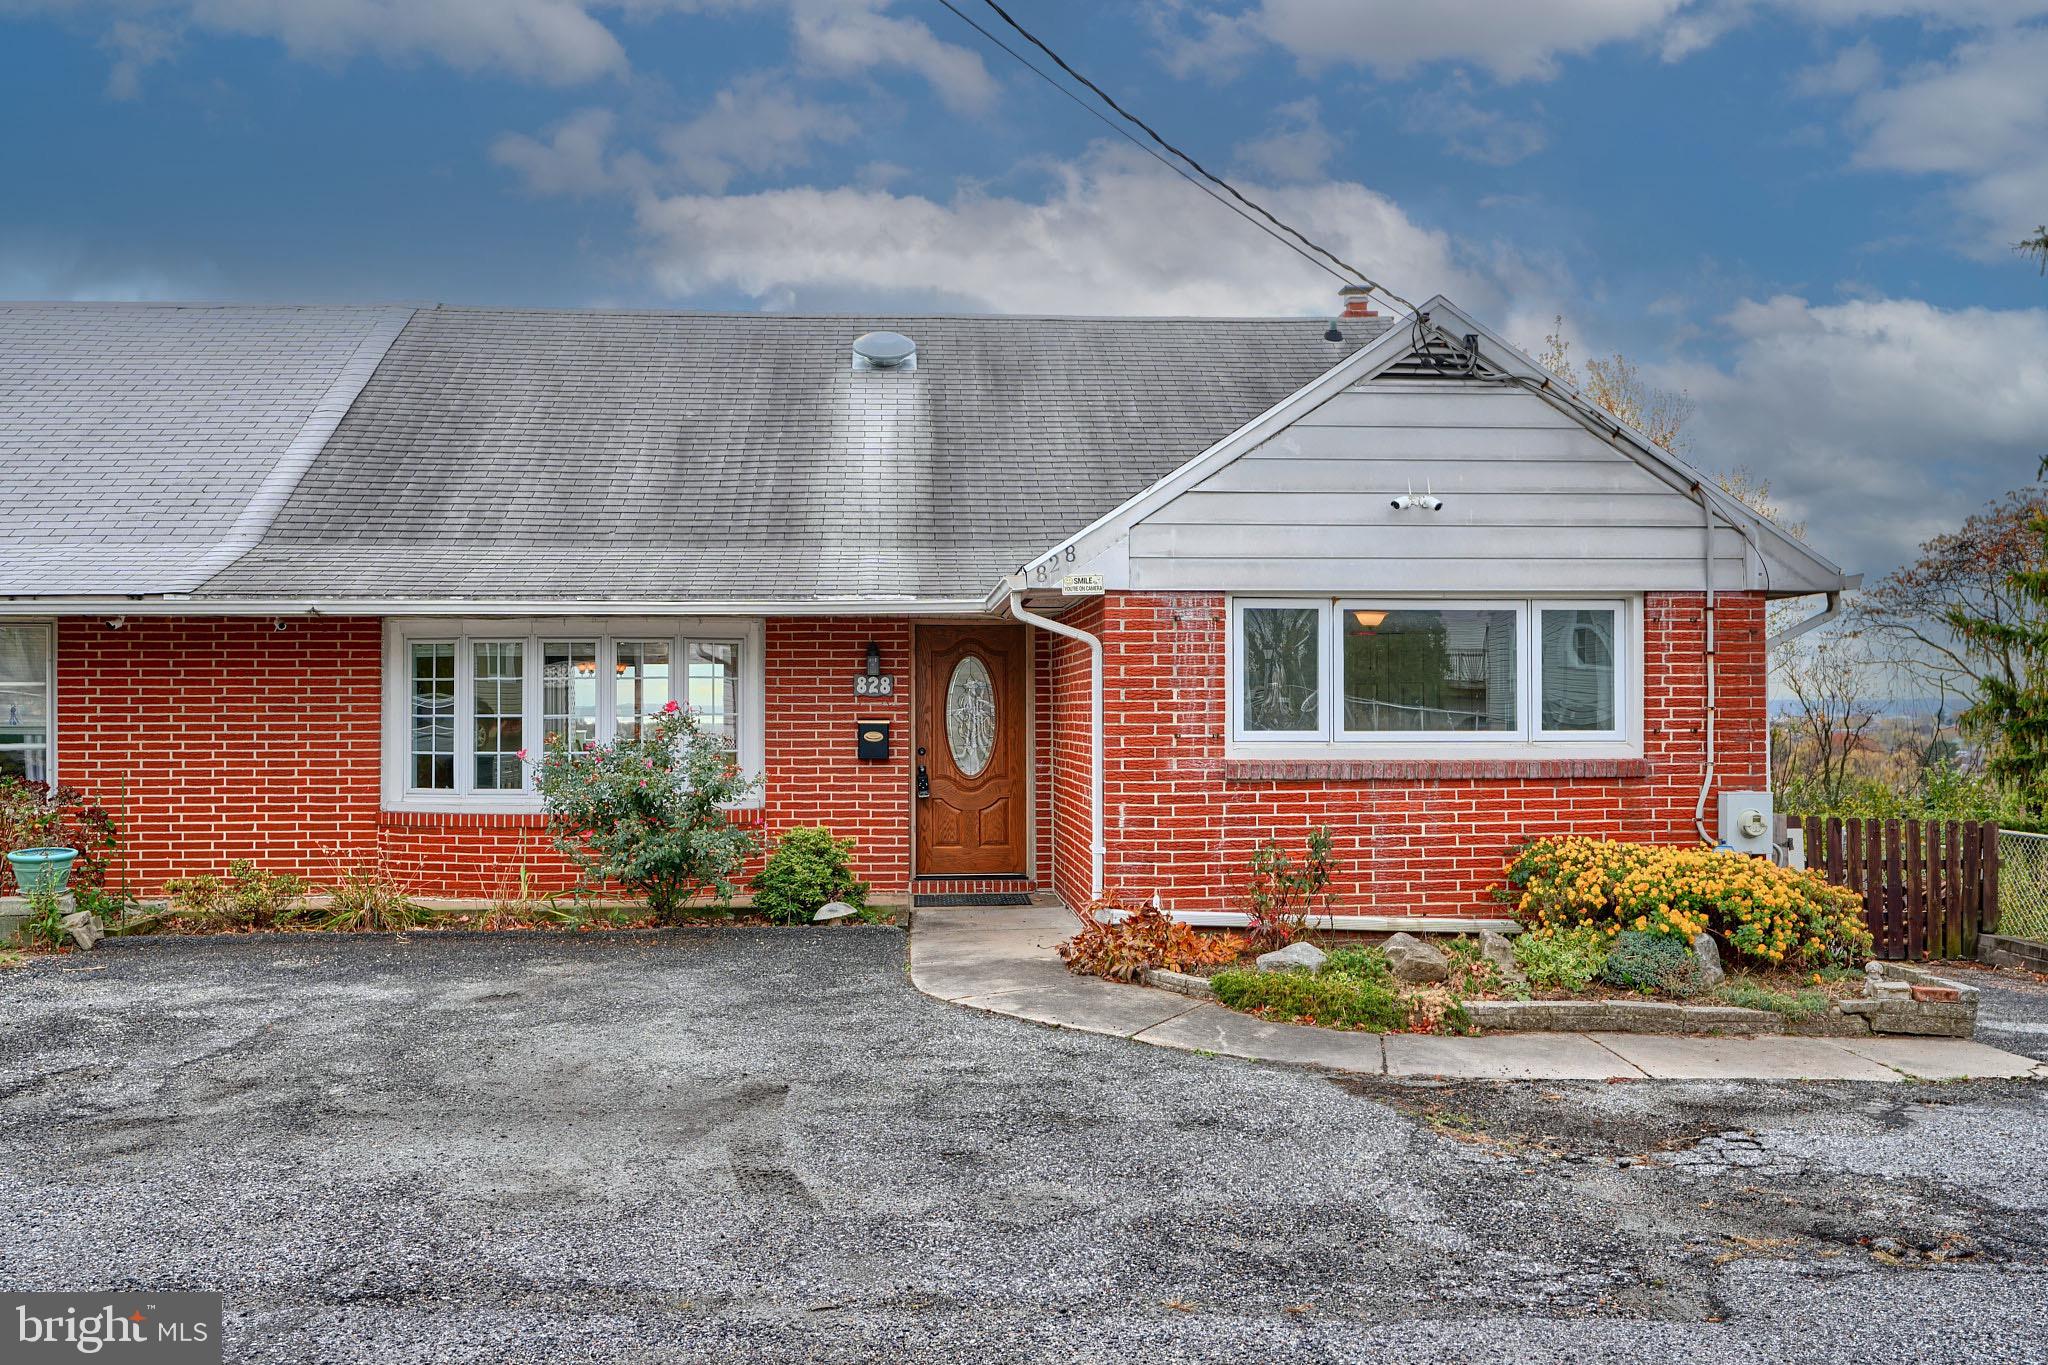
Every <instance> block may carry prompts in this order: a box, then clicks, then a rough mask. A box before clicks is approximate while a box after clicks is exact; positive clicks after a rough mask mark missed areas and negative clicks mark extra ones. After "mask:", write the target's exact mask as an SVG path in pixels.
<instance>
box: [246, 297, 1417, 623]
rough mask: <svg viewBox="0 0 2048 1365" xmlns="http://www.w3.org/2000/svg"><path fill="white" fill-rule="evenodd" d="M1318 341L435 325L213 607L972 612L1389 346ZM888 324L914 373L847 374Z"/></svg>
mask: <svg viewBox="0 0 2048 1365" xmlns="http://www.w3.org/2000/svg"><path fill="white" fill-rule="evenodd" d="M1327 326H1328V324H1327V322H1325V321H1322V320H1319V319H1315V318H1297V319H1288V320H1261V321H1228V320H1192V321H1191V320H1171V319H1072V318H1027V317H958V316H931V317H864V318H860V317H830V318H821V317H796V316H783V315H772V314H737V315H735V314H702V313H697V314H682V313H669V314H662V313H624V312H612V313H604V312H508V311H492V310H478V309H459V308H444V309H431V310H422V311H421V312H420V313H418V314H417V315H416V316H415V317H414V318H413V320H412V322H411V323H410V324H408V325H407V327H406V329H405V331H404V333H403V334H402V335H401V336H400V337H399V339H398V340H397V342H396V343H395V344H394V345H393V346H392V348H391V350H390V353H389V354H388V355H387V356H386V357H385V359H384V363H383V364H382V365H381V366H380V367H379V369H378V371H377V374H376V376H375V377H374V378H373V379H372V380H371V382H370V383H369V385H368V386H367V387H366V388H365V389H364V391H363V394H362V396H361V398H360V399H359V400H358V401H357V403H356V405H355V407H354V409H353V410H352V411H351V412H350V413H349V415H348V417H347V418H346V419H345V420H344V421H343V422H342V423H341V426H340V427H339V429H337V430H336V432H335V434H334V436H333V438H332V439H331V440H330V441H329V442H328V445H327V449H326V450H325V451H324V452H323V453H322V455H321V457H320V459H319V460H318V461H316V462H315V464H314V466H313V468H312V469H311V471H309V473H308V474H307V475H306V477H305V478H304V479H303V480H301V481H300V483H299V485H298V488H297V490H296V491H295V492H294V493H293V495H292V497H291V499H290V500H289V501H288V502H287V503H286V505H285V507H284V509H283V512H282V513H281V514H280V515H279V516H278V517H277V519H276V521H275V522H274V523H273V524H272V526H271V527H270V530H269V533H268V534H267V535H266V536H265V537H264V538H263V541H262V542H261V543H260V544H259V545H258V546H257V547H256V548H255V549H254V550H253V551H252V552H250V553H249V554H247V555H246V556H244V557H243V558H242V559H241V560H240V561H238V562H237V563H236V564H234V565H233V566H232V567H230V568H229V569H228V570H227V571H226V572H224V573H222V574H221V575H220V576H219V577H217V578H216V579H215V580H214V581H213V582H212V583H210V584H208V585H207V589H206V590H207V592H209V593H233V594H281V595H302V594H312V595H324V596H361V597H385V596H398V597H409V596H434V597H444V596H446V597H466V598H475V599H497V600H507V599H520V600H526V599H541V600H548V599H585V600H588V599H591V598H593V597H601V598H613V599H625V598H656V599H662V600H678V601H697V602H704V601H737V600H763V599H772V600H796V599H803V600H813V599H833V598H861V597H871V598H918V599H932V598H946V597H956V598H957V597H968V596H973V597H979V596H980V595H981V594H983V593H985V592H987V591H988V590H989V589H990V588H991V587H993V586H994V585H995V583H996V581H997V580H998V579H999V578H1001V577H1002V575H1004V574H1006V573H1008V572H1010V571H1012V570H1014V569H1015V568H1017V567H1018V566H1019V564H1021V563H1022V562H1023V561H1024V560H1025V559H1026V558H1028V557H1029V556H1031V555H1033V554H1036V553H1038V552H1041V551H1043V550H1045V549H1047V548H1049V547H1050V546H1051V545H1053V544H1055V543H1056V542H1058V541H1059V540H1060V539H1062V538H1064V537H1065V536H1067V535H1068V534H1070V533H1072V532H1073V531H1076V530H1078V529H1080V528H1081V527H1082V526H1085V525H1086V524H1087V523H1088V522H1090V521H1092V520H1093V519H1094V518H1095V517H1097V516H1098V515H1100V514H1101V513H1103V512H1106V511H1108V510H1109V509H1110V508H1112V507H1114V506H1115V505H1116V504H1117V503H1119V502H1121V501H1122V500H1123V499H1124V498H1126V497H1128V496H1129V495H1131V494H1132V493H1135V492H1137V491H1139V490H1140V489H1142V488H1144V487H1146V486H1147V485H1148V484H1150V483H1152V482H1153V481H1154V480H1156V479H1157V478H1159V477H1160V476H1161V475H1163V474H1165V473H1167V472H1168V471H1170V470H1171V469H1173V468H1174V467H1175V466H1177V465H1179V464H1180V463H1181V462H1183V461H1185V460H1187V459H1189V458H1191V457H1192V456H1194V455H1196V454H1198V453H1199V452H1201V451H1202V450H1203V449H1204V448H1206V447H1207V446H1208V445H1210V444H1211V443H1212V442H1214V441H1216V440H1217V439H1219V438H1220V437H1222V436H1224V435H1226V434H1228V433H1229V432H1230V431H1231V430H1233V429H1234V428H1235V427H1237V426H1239V425H1240V424H1242V423H1243V422H1245V421H1247V420H1249V419H1250V418H1252V417H1254V416H1256V415H1257V414H1258V413H1260V412H1262V411H1264V410H1265V409H1266V408H1268V407H1270V406H1272V405H1273V404H1274V403H1276V402H1278V401H1279V400H1280V399H1282V398H1284V397H1285V396H1287V395H1288V394H1289V393H1291V392H1293V391H1294V390H1295V389H1297V388H1299V387H1301V386H1302V385H1303V384H1305V383H1307V382H1308V381H1309V380H1310V379H1312V378H1314V377H1315V376H1316V375H1318V374H1320V373H1322V372H1323V371H1324V370H1326V369H1328V368H1329V367H1330V366H1331V365H1332V364H1334V363H1335V362H1336V361H1337V360H1338V359H1339V358H1340V357H1341V356H1342V355H1343V354H1346V353H1348V351H1349V350H1351V349H1354V348H1355V347H1356V346H1357V345H1360V344H1362V343H1363V342H1364V341H1365V340H1366V339H1368V327H1361V326H1358V325H1355V324H1346V327H1347V332H1348V333H1349V335H1348V338H1347V341H1346V342H1345V343H1344V344H1342V345H1333V344H1332V343H1330V342H1327V341H1325V340H1323V330H1324V328H1325V327H1327ZM1369 326H1371V327H1373V328H1375V329H1376V326H1377V324H1371V325H1369ZM875 330H890V331H898V332H903V333H905V334H907V335H909V336H911V337H912V338H914V339H915V340H916V341H917V343H918V347H919V353H918V361H917V368H916V369H915V370H912V371H859V372H856V371H855V370H854V369H853V368H852V364H851V358H852V350H851V347H852V343H853V339H854V338H855V337H857V336H859V335H860V334H861V333H863V332H867V331H875Z"/></svg>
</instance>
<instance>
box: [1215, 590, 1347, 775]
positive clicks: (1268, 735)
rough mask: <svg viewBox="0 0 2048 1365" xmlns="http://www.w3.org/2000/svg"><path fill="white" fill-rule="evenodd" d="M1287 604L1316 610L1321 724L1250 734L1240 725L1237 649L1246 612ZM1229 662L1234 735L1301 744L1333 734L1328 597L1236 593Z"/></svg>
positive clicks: (1255, 740)
mask: <svg viewBox="0 0 2048 1365" xmlns="http://www.w3.org/2000/svg"><path fill="white" fill-rule="evenodd" d="M1260 607H1284V608H1291V609H1294V610H1312V611H1314V612H1315V613H1316V642H1317V643H1316V686H1317V688H1318V689H1320V693H1321V695H1320V696H1319V697H1318V698H1317V700H1316V719H1317V720H1319V721H1321V722H1322V724H1321V725H1320V726H1318V727H1317V728H1316V729H1314V730H1259V731H1254V732H1251V734H1250V735H1249V737H1247V735H1246V732H1245V731H1243V729H1242V728H1241V727H1242V726H1243V724H1244V670H1243V669H1241V668H1239V667H1238V666H1237V652H1238V651H1239V650H1240V649H1241V648H1242V645H1241V643H1240V642H1241V641H1242V640H1243V639H1244V613H1245V610H1246V609H1247V608H1251V609H1257V608H1260ZM1226 654H1227V657H1228V658H1229V666H1230V718H1231V719H1230V733H1231V736H1232V737H1233V738H1235V739H1239V740H1243V741H1245V742H1247V743H1252V744H1301V743H1314V742H1319V741H1326V740H1328V739H1329V737H1330V725H1331V723H1332V717H1331V715H1330V696H1331V691H1330V668H1331V664H1332V662H1333V657H1332V650H1331V644H1330V602H1329V601H1328V600H1327V599H1326V600H1323V601H1320V602H1319V601H1315V600H1313V599H1310V598H1303V597H1234V598H1232V599H1231V601H1230V648H1229V650H1228V651H1226Z"/></svg>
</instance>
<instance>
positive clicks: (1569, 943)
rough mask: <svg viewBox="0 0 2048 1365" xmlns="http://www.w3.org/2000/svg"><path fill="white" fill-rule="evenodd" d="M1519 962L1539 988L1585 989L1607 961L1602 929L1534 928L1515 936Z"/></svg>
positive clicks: (1531, 981)
mask: <svg viewBox="0 0 2048 1365" xmlns="http://www.w3.org/2000/svg"><path fill="white" fill-rule="evenodd" d="M1515 964H1516V965H1517V966H1519V967H1520V968H1521V969H1522V975H1524V976H1526V977H1528V978H1529V984H1530V985H1531V986H1532V987H1534V988H1536V989H1537V990H1553V991H1582V990H1584V989H1586V987H1587V986H1589V985H1591V984H1592V983H1593V980H1594V978H1595V977H1597V976H1599V975H1600V969H1601V968H1602V967H1603V966H1605V965H1606V964H1607V935H1605V934H1603V933H1601V932H1600V931H1599V930H1598V929H1591V928H1587V929H1532V930H1530V931H1529V932H1527V933H1524V934H1517V935H1516V936H1515Z"/></svg>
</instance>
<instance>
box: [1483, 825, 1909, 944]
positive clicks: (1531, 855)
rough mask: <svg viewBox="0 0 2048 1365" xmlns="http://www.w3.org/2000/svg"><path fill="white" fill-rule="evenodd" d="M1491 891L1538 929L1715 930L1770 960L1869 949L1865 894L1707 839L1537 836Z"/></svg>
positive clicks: (1679, 933)
mask: <svg viewBox="0 0 2048 1365" xmlns="http://www.w3.org/2000/svg"><path fill="white" fill-rule="evenodd" d="M1493 894H1494V899H1496V900H1498V901H1500V902H1502V903H1504V904H1507V905H1511V906H1513V907H1514V909H1515V915H1516V917H1517V918H1518V919H1520V920H1521V922H1522V924H1523V926H1524V928H1526V929H1528V930H1530V931H1533V932H1538V933H1540V932H1543V931H1545V930H1557V929H1570V928H1576V927H1579V926H1581V925H1590V926H1592V927H1594V928H1597V929H1600V930H1601V931H1602V932H1604V933H1606V934H1607V935H1608V936H1609V937H1610V938H1611V937H1613V936H1614V935H1616V934H1619V933H1620V932H1622V931H1623V930H1624V929H1635V930H1639V931H1641V932H1644V933H1651V934H1659V935H1666V936H1669V937H1672V938H1682V939H1685V940H1687V941H1690V940H1691V939H1692V938H1693V936H1694V935H1696V934H1701V933H1711V934H1713V935H1714V936H1715V937H1716V938H1718V939H1720V940H1721V941H1722V942H1723V943H1724V944H1726V945H1727V947H1728V948H1729V949H1730V950H1731V951H1732V952H1734V953H1735V954H1737V955H1738V956H1740V957H1744V958H1748V959H1750V960H1751V961H1752V962H1755V963H1758V964H1761V965H1766V966H1772V967H1820V966H1825V965H1828V964H1830V963H1841V964H1847V963H1851V962H1854V961H1858V960H1860V959H1862V958H1864V957H1867V956H1868V955H1869V954H1870V951H1871V939H1870V931H1869V930H1868V929H1866V928H1865V927H1864V924H1863V902H1862V899H1861V898H1860V897H1858V896H1857V894H1856V893H1855V892H1853V891H1850V890H1848V889H1846V888H1844V887H1840V886H1836V885H1834V884H1832V883H1831V882H1829V881H1828V880H1827V879H1825V878H1824V877H1822V876H1821V875H1820V874H1819V873H1817V872H1812V871H1793V870H1792V869H1790V868H1784V867H1779V866H1778V865H1776V864H1775V863H1772V862H1768V861H1766V860H1765V859H1762V858H1750V857H1744V856H1742V855H1740V854H1735V853H1717V852H1715V851H1713V850H1711V849H1705V848H1660V847H1657V846H1655V845H1652V844H1631V843H1620V842H1614V841H1609V840H1605V839H1587V838H1581V837H1577V836H1572V837H1565V838H1554V839H1537V840H1535V841H1533V842H1531V843H1529V844H1527V845H1525V846H1524V847H1523V848H1522V849H1521V850H1520V851H1519V852H1518V853H1516V855H1515V856H1514V857H1513V858H1512V859H1510V860H1509V862H1508V864H1507V867H1506V869H1505V876H1504V880H1503V884H1502V885H1501V886H1499V887H1498V888H1496V889H1495V891H1494V893H1493Z"/></svg>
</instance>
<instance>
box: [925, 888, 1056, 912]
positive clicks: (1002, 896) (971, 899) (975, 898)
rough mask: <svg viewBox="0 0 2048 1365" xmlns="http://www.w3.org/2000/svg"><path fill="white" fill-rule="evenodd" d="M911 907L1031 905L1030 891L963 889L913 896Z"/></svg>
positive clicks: (930, 908)
mask: <svg viewBox="0 0 2048 1365" xmlns="http://www.w3.org/2000/svg"><path fill="white" fill-rule="evenodd" d="M910 904H911V908H912V909H915V910H937V909H940V908H942V907H944V906H948V905H1029V904H1031V893H1030V892H1028V891H962V892H959V893H958V894H951V893H947V894H933V895H929V896H912V897H911V898H910Z"/></svg>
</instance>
